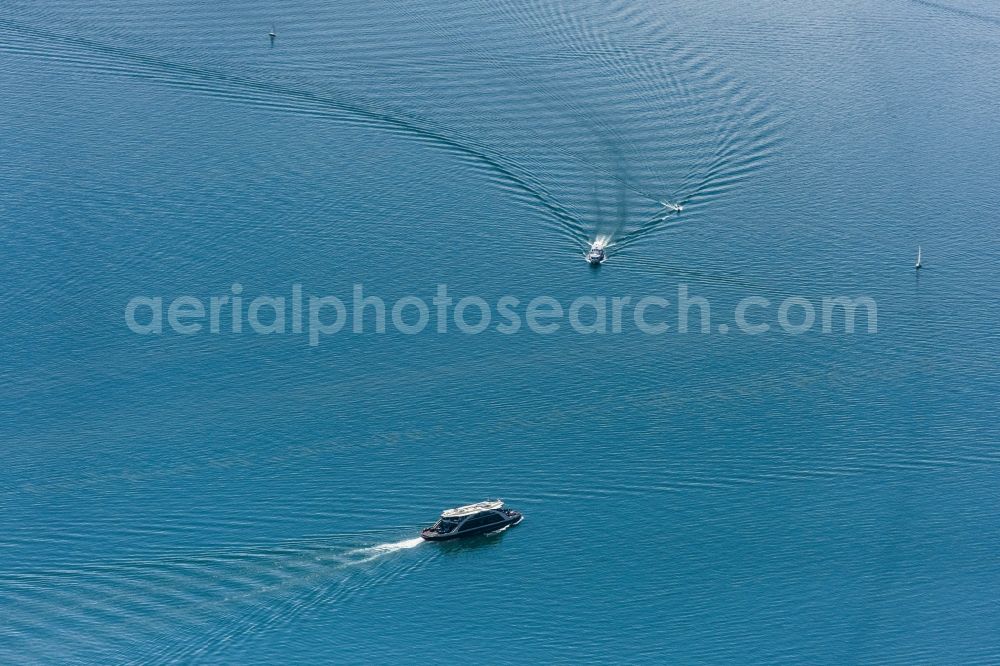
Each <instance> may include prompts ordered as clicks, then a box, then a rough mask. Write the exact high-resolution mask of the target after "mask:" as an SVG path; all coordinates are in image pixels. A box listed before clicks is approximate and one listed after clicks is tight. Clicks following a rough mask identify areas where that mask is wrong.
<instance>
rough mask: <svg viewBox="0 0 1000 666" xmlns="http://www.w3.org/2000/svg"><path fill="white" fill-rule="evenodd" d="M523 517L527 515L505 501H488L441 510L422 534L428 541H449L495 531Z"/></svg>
mask: <svg viewBox="0 0 1000 666" xmlns="http://www.w3.org/2000/svg"><path fill="white" fill-rule="evenodd" d="M522 518H524V516H523V515H521V513H520V512H518V511H514V510H513V509H508V508H506V507H505V506H504V505H503V500H486V501H485V502H478V503H477V504H469V505H467V506H460V507H458V508H457V509H448V510H447V511H444V512H442V513H441V518H439V519H438V521H437V522H436V523H434V524H433V525H431V526H430V527H428V528H426V529H424V530H421V532H420V536H422V537H423V538H424V539H426V540H428V541H447V540H448V539H457V538H459V537H464V536H472V535H474V534H486V533H487V532H495V531H497V530H499V529H503V528H504V527H509V526H510V525H517V524H518V523H519V522H521V519H522Z"/></svg>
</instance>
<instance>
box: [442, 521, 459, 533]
mask: <svg viewBox="0 0 1000 666" xmlns="http://www.w3.org/2000/svg"><path fill="white" fill-rule="evenodd" d="M456 525H458V521H457V520H455V519H454V518H447V519H444V518H442V519H441V520H440V521H439V522H438V531H439V532H451V531H452V530H453V529H455V526H456Z"/></svg>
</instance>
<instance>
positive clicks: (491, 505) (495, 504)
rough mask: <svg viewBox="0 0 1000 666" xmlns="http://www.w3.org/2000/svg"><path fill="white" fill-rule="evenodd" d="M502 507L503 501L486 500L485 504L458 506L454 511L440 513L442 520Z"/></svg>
mask: <svg viewBox="0 0 1000 666" xmlns="http://www.w3.org/2000/svg"><path fill="white" fill-rule="evenodd" d="M502 507H503V500H499V499H497V500H486V501H485V502H476V503H475V504H466V505H465V506H460V507H457V508H455V509H448V510H447V511H442V512H441V517H442V518H461V517H462V516H468V515H471V514H473V513H479V512H480V511H490V510H491V509H499V508H502Z"/></svg>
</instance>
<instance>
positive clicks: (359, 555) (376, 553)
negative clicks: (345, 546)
mask: <svg viewBox="0 0 1000 666" xmlns="http://www.w3.org/2000/svg"><path fill="white" fill-rule="evenodd" d="M423 542H424V540H423V539H422V538H420V537H416V538H414V539H406V540H405V541H396V542H394V543H380V544H378V545H377V546H367V547H365V548H356V549H354V550H350V551H347V552H346V553H344V557H345V559H347V561H346V562H345V564H364V563H365V562H371V561H372V560H376V559H378V558H380V557H382V556H383V555H388V554H390V553H398V552H399V551H401V550H408V549H410V548H416V547H417V546H419V545H420V544H422V543H423Z"/></svg>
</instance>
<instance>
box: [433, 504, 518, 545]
mask: <svg viewBox="0 0 1000 666" xmlns="http://www.w3.org/2000/svg"><path fill="white" fill-rule="evenodd" d="M523 519H524V515H523V514H521V513H519V512H517V511H512V512H511V516H510V518H508V519H507V520H504V521H501V522H499V523H491V524H489V525H482V526H480V527H473V528H472V529H468V530H459V531H458V532H448V533H447V534H440V533H438V532H431V531H429V530H423V531H421V532H420V536H421V538H423V539H424V540H425V541H451V540H452V539H461V538H463V537H469V536H476V535H477V534H488V533H490V532H496V531H497V530H502V529H504V528H505V527H510V526H511V525H517V524H518V523H519V522H521V520H523Z"/></svg>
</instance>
